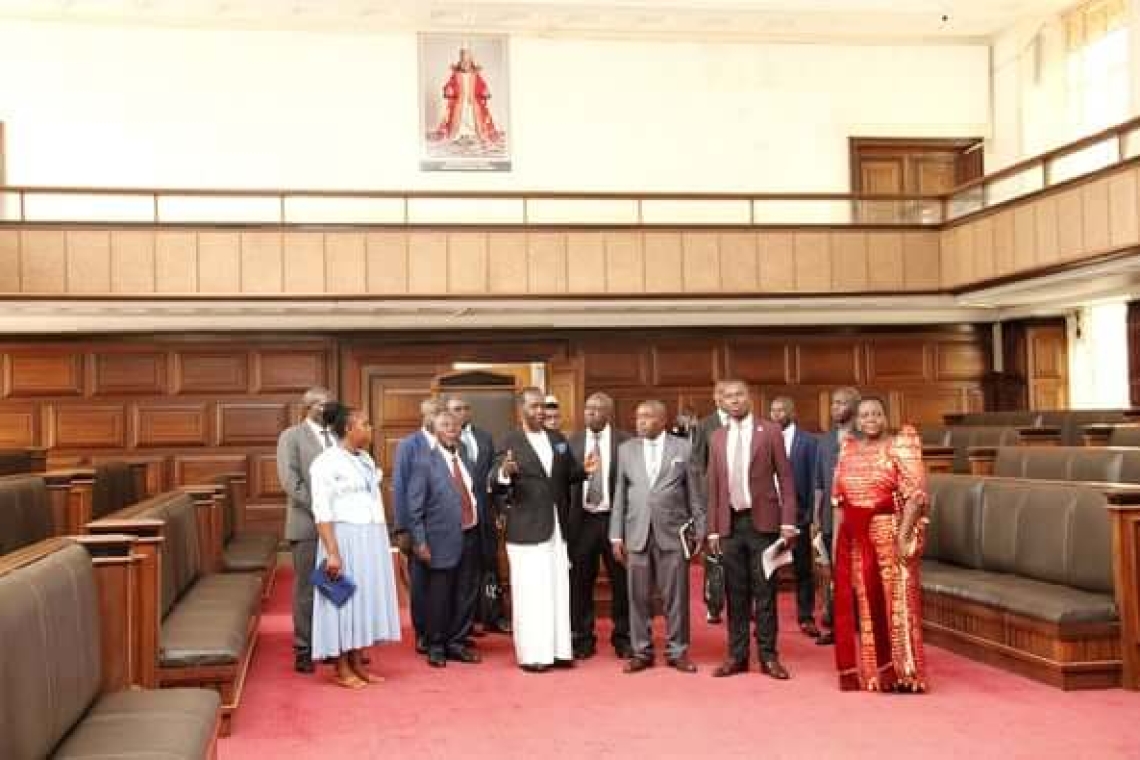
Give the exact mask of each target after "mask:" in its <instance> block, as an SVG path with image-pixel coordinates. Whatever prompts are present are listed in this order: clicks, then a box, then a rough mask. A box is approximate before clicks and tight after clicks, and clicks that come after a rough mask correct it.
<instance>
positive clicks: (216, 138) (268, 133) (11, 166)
mask: <svg viewBox="0 0 1140 760" xmlns="http://www.w3.org/2000/svg"><path fill="white" fill-rule="evenodd" d="M510 58H511V61H510V64H511V76H512V82H511V87H512V94H511V104H512V109H513V112H512V113H511V116H510V126H511V130H512V133H513V140H514V170H513V171H512V172H510V173H508V174H497V175H496V174H477V175H471V174H459V173H448V174H440V173H422V172H420V171H419V169H418V159H419V156H418V147H417V146H418V142H417V134H418V122H419V116H418V112H417V48H416V37H415V35H414V34H410V33H398V34H389V35H383V34H347V33H346V34H338V33H304V32H269V31H217V30H194V29H178V28H141V27H139V28H131V27H113V26H98V25H86V26H85V25H72V26H64V25H54V24H47V23H36V22H3V23H0V70H3V71H4V72H6V73H7V74H8V76H6V77H5V81H4V86H3V87H0V121H2V122H4V124H5V131H6V142H7V145H6V154H7V161H6V163H7V181H8V182H9V183H10V184H50V185H100V186H163V187H172V186H194V187H223V188H225V187H305V188H319V187H327V188H336V189H349V188H367V189H417V188H420V189H429V188H430V189H444V188H448V189H453V188H454V189H478V190H494V189H514V190H562V191H573V190H584V191H589V190H628V191H651V190H659V191H666V190H672V191H734V190H739V191H785V190H787V191H791V190H799V191H843V190H846V189H847V188H848V187H849V182H850V180H849V171H848V161H847V150H848V146H847V138H848V137H850V136H852V135H856V136H858V135H862V136H881V137H890V136H954V137H962V136H988V132H989V123H990V112H989V94H990V86H989V49H988V47H987V46H985V45H978V44H963V45H930V46H909V47H908V46H887V45H838V44H830V45H827V44H812V45H808V44H798V45H797V44H756V43H732V44H728V43H717V42H676V41H648V40H644V39H642V40H634V39H630V40H600V39H586V38H565V37H559V38H545V37H541V36H512V38H511V50H510ZM493 84H494V83H492V85H493Z"/></svg>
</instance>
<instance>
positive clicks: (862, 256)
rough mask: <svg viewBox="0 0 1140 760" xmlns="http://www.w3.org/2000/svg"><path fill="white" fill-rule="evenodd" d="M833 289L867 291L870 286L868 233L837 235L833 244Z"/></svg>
mask: <svg viewBox="0 0 1140 760" xmlns="http://www.w3.org/2000/svg"><path fill="white" fill-rule="evenodd" d="M831 261H832V266H831V289H832V290H833V291H835V292H838V293H849V292H852V291H865V290H867V289H868V286H869V279H868V270H867V235H866V233H863V232H853V233H851V234H846V235H836V236H835V238H834V240H833V241H832V244H831Z"/></svg>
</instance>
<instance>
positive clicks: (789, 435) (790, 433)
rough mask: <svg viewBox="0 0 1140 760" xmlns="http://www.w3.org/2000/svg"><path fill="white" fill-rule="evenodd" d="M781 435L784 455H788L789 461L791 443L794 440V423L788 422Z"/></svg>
mask: <svg viewBox="0 0 1140 760" xmlns="http://www.w3.org/2000/svg"><path fill="white" fill-rule="evenodd" d="M783 433H784V453H785V454H787V455H788V458H789V459H791V458H792V441H794V440H795V438H796V423H794V422H789V423H788V426H787V427H786V428H784V430H783Z"/></svg>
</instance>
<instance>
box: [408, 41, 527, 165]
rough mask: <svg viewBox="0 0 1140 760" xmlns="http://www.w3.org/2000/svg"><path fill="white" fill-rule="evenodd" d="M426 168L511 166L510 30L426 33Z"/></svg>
mask: <svg viewBox="0 0 1140 760" xmlns="http://www.w3.org/2000/svg"><path fill="white" fill-rule="evenodd" d="M419 43H420V76H419V81H420V87H419V92H420V169H422V170H423V171H510V169H511V145H510V129H509V116H510V110H511V109H510V106H511V88H510V78H509V70H508V59H507V36H506V35H491V34H480V35H459V34H421V35H420V38H419Z"/></svg>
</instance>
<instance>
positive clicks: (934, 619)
mask: <svg viewBox="0 0 1140 760" xmlns="http://www.w3.org/2000/svg"><path fill="white" fill-rule="evenodd" d="M929 490H930V496H931V522H930V525H929V532H928V541H927V546H926V551H925V555H924V561H923V568H922V587H923V603H924V613H923V614H924V618H925V622H926V626H927V628H928V631H929V633H928V635H929V638H930V640H931V641H932V642H933V643H937V644H940V645H943V646H947V647H948V648H951V649H954V650H956V651H959V652H961V653H963V654H967V655H969V656H972V657H976V658H978V659H981V660H984V661H987V662H992V663H995V664H1000V665H1002V666H1004V667H1007V668H1009V669H1012V670H1015V671H1017V672H1020V673H1023V674H1025V675H1028V676H1030V677H1033V678H1036V679H1038V680H1041V681H1044V682H1046V683H1050V684H1053V685H1057V686H1061V687H1062V688H1065V689H1072V688H1095V687H1104V686H1113V685H1119V684H1121V682H1122V667H1123V665H1124V664H1125V663H1124V662H1123V661H1124V660H1125V659H1127V658H1125V657H1124V656H1123V649H1124V648H1126V647H1127V646H1128V645H1127V639H1126V632H1125V631H1123V630H1122V627H1121V620H1122V616H1121V614H1120V609H1119V608H1118V601H1119V597H1121V596H1128V594H1129V592H1128V591H1127V590H1126V589H1124V590H1122V591H1121V593H1120V594H1117V593H1116V586H1117V585H1119V584H1118V583H1117V581H1116V574H1117V573H1119V572H1123V570H1122V567H1120V566H1119V563H1120V562H1121V561H1125V560H1126V559H1127V558H1126V557H1120V556H1118V555H1116V554H1114V550H1113V541H1114V538H1113V532H1114V526H1113V520H1114V518H1115V515H1114V512H1115V511H1117V510H1125V511H1129V513H1137V512H1140V507H1138V506H1135V505H1140V488H1130V487H1127V486H1115V487H1114V486H1107V485H1099V484H1089V483H1060V482H1053V481H1029V480H1019V479H1010V478H996V477H993V478H986V477H975V476H968V475H967V476H963V475H931V476H930V478H929ZM1132 588H1133V591H1132V592H1131V594H1132V598H1131V599H1129V600H1128V601H1126V602H1124V603H1123V604H1128V605H1134V604H1136V603H1137V600H1136V599H1135V598H1134V597H1135V591H1134V590H1135V584H1134V583H1133V584H1132ZM1132 614H1133V615H1135V610H1133V611H1132ZM1128 635H1133V634H1128ZM1125 677H1126V678H1133V677H1135V676H1133V675H1126V676H1125Z"/></svg>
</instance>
